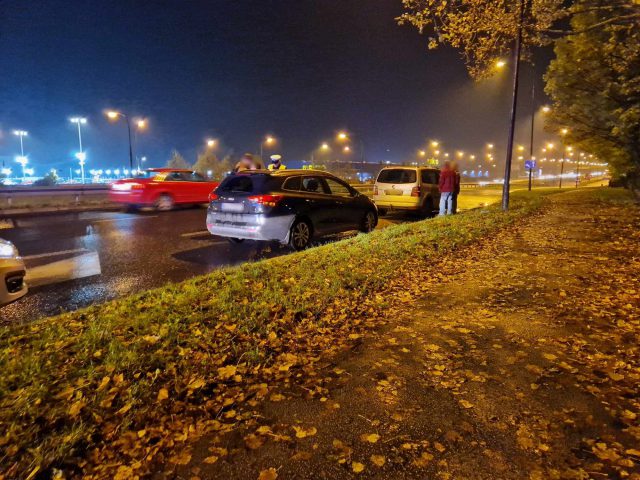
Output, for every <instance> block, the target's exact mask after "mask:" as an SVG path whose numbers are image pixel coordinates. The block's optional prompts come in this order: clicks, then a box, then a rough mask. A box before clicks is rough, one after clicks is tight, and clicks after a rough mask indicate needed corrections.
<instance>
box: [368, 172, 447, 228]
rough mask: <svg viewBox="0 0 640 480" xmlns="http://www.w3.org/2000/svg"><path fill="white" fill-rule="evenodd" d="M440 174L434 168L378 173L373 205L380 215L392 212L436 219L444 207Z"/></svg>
mask: <svg viewBox="0 0 640 480" xmlns="http://www.w3.org/2000/svg"><path fill="white" fill-rule="evenodd" d="M439 180H440V170H438V169H436V168H430V167H386V168H383V169H382V170H381V171H380V173H378V178H377V179H376V183H375V185H374V187H373V201H374V203H375V204H376V205H377V207H378V213H379V214H380V215H385V214H386V213H387V211H389V210H405V211H413V212H416V213H419V214H420V215H423V216H425V217H427V216H430V215H433V213H434V212H435V211H436V210H437V208H438V204H439V203H440V191H439V189H438V182H439Z"/></svg>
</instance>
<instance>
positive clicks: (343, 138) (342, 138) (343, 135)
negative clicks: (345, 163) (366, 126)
mask: <svg viewBox="0 0 640 480" xmlns="http://www.w3.org/2000/svg"><path fill="white" fill-rule="evenodd" d="M351 137H352V136H351ZM351 137H350V136H349V134H348V133H347V132H344V131H341V132H338V135H337V140H338V141H339V142H349V141H351ZM357 140H358V142H359V143H360V161H361V162H362V163H364V142H363V141H362V138H359V137H357ZM346 151H347V150H345V152H346ZM348 151H351V149H349V150H348Z"/></svg>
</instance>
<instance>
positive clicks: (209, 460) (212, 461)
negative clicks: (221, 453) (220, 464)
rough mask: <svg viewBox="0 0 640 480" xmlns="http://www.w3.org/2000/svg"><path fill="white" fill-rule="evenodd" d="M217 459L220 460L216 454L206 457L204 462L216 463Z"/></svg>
mask: <svg viewBox="0 0 640 480" xmlns="http://www.w3.org/2000/svg"><path fill="white" fill-rule="evenodd" d="M217 461H218V457H216V456H215V455H211V456H210V457H207V458H205V459H204V463H208V464H212V463H216V462H217Z"/></svg>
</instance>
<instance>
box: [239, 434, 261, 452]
mask: <svg viewBox="0 0 640 480" xmlns="http://www.w3.org/2000/svg"><path fill="white" fill-rule="evenodd" d="M244 443H245V444H246V445H247V447H249V448H250V449H251V450H256V449H257V448H260V447H261V446H262V445H263V444H264V437H259V436H258V435H254V434H253V433H251V434H249V435H247V436H246V437H244Z"/></svg>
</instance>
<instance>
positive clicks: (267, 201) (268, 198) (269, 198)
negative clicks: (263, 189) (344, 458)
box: [249, 195, 284, 207]
mask: <svg viewBox="0 0 640 480" xmlns="http://www.w3.org/2000/svg"><path fill="white" fill-rule="evenodd" d="M283 198H284V195H252V196H250V197H249V201H251V202H255V203H259V204H260V205H264V206H265V207H275V206H276V205H278V203H279V202H280V200H282V199H283Z"/></svg>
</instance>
